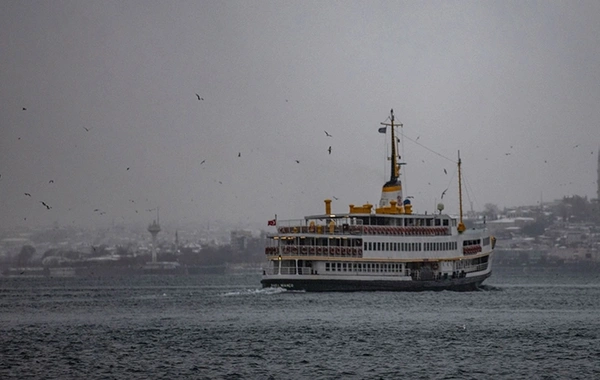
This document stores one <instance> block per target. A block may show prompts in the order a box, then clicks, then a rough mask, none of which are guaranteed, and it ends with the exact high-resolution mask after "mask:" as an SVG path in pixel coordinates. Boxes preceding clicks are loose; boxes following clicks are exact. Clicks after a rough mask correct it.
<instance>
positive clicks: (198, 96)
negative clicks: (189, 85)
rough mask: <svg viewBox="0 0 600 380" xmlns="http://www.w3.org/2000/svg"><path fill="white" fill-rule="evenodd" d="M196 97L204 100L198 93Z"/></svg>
mask: <svg viewBox="0 0 600 380" xmlns="http://www.w3.org/2000/svg"><path fill="white" fill-rule="evenodd" d="M196 97H197V98H198V100H204V98H201V97H200V95H198V94H196Z"/></svg>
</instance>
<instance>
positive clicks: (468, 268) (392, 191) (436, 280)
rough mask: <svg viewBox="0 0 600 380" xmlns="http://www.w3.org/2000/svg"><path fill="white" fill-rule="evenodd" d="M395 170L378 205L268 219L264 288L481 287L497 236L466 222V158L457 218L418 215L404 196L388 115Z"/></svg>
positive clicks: (440, 210) (328, 208)
mask: <svg viewBox="0 0 600 380" xmlns="http://www.w3.org/2000/svg"><path fill="white" fill-rule="evenodd" d="M389 120H390V123H381V124H382V125H384V126H385V128H387V127H388V126H389V127H391V128H390V129H391V133H390V136H391V160H390V161H391V170H390V179H389V181H387V182H386V183H385V184H384V185H383V189H382V192H381V200H380V203H379V207H375V208H373V205H371V204H368V203H367V204H363V205H362V206H355V205H352V204H351V205H349V210H348V212H345V213H337V212H336V213H332V211H331V202H332V201H331V200H330V199H325V210H324V211H325V212H324V213H323V214H317V215H310V216H305V217H304V218H303V219H299V220H277V218H275V219H273V220H270V221H269V223H268V224H269V225H271V226H275V228H276V232H275V233H269V234H268V235H267V246H266V248H265V254H266V256H267V259H268V265H267V267H265V268H264V269H263V277H262V280H261V283H262V286H263V288H268V287H281V288H286V289H288V290H298V291H311V292H312V291H314V292H320V291H425V290H455V291H470V290H477V289H478V287H479V286H480V285H481V283H482V282H483V281H484V280H485V279H486V278H488V277H489V276H491V274H492V252H493V249H494V246H495V240H496V239H495V238H494V237H493V236H490V234H489V233H488V231H487V229H486V228H485V227H484V228H480V229H467V228H466V227H465V225H464V223H463V213H462V190H461V171H460V167H461V160H460V152H459V157H458V163H457V164H458V188H459V209H460V216H459V217H458V218H456V217H452V216H450V215H447V214H443V209H444V206H443V204H442V203H440V204H438V207H437V209H438V212H437V213H431V214H427V213H425V214H413V212H412V204H411V201H410V199H406V198H404V199H403V197H402V183H401V181H400V163H399V157H397V153H396V152H397V151H398V146H397V144H398V142H397V139H396V136H395V131H394V127H395V126H394V111H393V110H392V111H391V115H390V119H389Z"/></svg>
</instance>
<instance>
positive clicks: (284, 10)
mask: <svg viewBox="0 0 600 380" xmlns="http://www.w3.org/2000/svg"><path fill="white" fill-rule="evenodd" d="M598 14H600V3H598V2H592V1H587V2H586V1H582V2H576V3H565V2H518V1H495V2H403V1H402V2H345V3H328V2H325V3H323V2H314V1H311V2H271V1H258V2H238V1H231V2H193V1H178V2H160V1H126V2H93V1H78V2H69V1H53V2H33V1H5V2H4V3H3V12H2V13H0V33H1V35H2V36H3V38H2V39H1V40H0V52H2V54H1V58H0V62H1V67H2V70H0V80H1V83H2V86H1V87H0V99H1V101H2V118H1V123H2V126H1V128H0V223H1V224H2V225H3V226H13V225H24V226H34V225H42V224H50V223H53V222H57V223H59V224H62V225H81V226H98V225H107V224H110V223H111V222H112V221H113V220H114V221H115V222H118V223H128V224H130V223H132V224H147V223H149V222H151V221H152V219H154V218H155V211H154V209H155V208H156V207H157V206H159V207H160V218H161V222H162V221H164V223H167V224H168V223H171V224H173V223H182V224H185V223H199V224H206V223H207V222H209V221H223V222H226V223H231V224H235V225H239V226H248V227H249V228H256V227H257V226H258V227H260V226H264V228H266V222H267V220H268V219H271V218H273V216H274V215H275V214H277V215H278V218H280V219H293V218H301V217H303V216H304V215H309V214H316V213H320V212H322V211H323V210H324V205H323V200H324V199H325V198H331V199H334V197H335V198H337V200H335V199H334V202H333V211H334V212H345V211H347V210H348V204H355V205H359V204H363V203H366V202H370V203H372V204H377V202H378V201H379V196H380V191H381V186H382V184H383V183H384V182H385V180H386V179H387V176H388V175H389V174H388V173H387V171H388V165H389V164H388V162H387V161H386V154H387V153H386V151H385V148H384V147H385V142H386V141H385V140H384V135H383V134H379V133H378V132H377V130H378V128H379V127H380V124H379V123H380V122H384V121H386V119H387V117H388V116H389V111H390V109H392V108H393V109H394V112H395V115H396V120H397V121H398V122H400V123H403V125H404V127H403V129H402V131H403V134H404V135H405V137H402V146H403V151H402V152H401V154H402V161H404V162H406V163H407V165H406V167H404V168H403V171H404V176H403V178H402V179H403V184H404V188H405V195H407V196H408V195H410V196H413V197H414V199H413V204H414V210H415V211H417V212H424V211H428V212H432V211H433V210H434V207H435V204H436V202H439V200H440V196H441V193H442V192H443V191H444V190H445V189H447V188H448V191H447V193H446V194H445V196H444V203H445V205H446V211H447V212H449V213H456V212H457V210H458V200H457V197H458V195H457V194H458V191H457V178H456V165H455V161H456V157H457V152H458V151H459V150H460V152H461V157H462V160H463V166H462V168H463V174H464V178H465V181H466V184H465V187H464V189H465V192H466V193H467V194H466V195H465V199H464V201H465V205H466V206H465V208H466V209H468V208H470V201H473V207H474V208H475V209H476V210H482V209H483V207H484V205H485V204H486V203H494V204H496V205H498V206H499V207H501V208H502V207H512V206H519V205H535V204H536V203H538V202H539V201H540V199H543V200H544V201H551V200H553V199H558V198H562V197H563V196H570V195H580V196H587V197H588V198H596V191H597V184H596V180H597V164H598V150H599V149H600V128H599V124H600V107H599V106H598V104H600V86H599V85H598V84H599V83H600V72H599V71H598V69H597V67H596V65H597V63H598V62H600V45H599V44H598V43H597V36H598V35H600V23H598V22H597V21H596V18H597V15H598ZM197 94H198V96H199V97H200V98H201V99H198V96H197ZM324 131H327V132H328V133H330V134H331V135H332V137H327V136H326V135H325V132H324ZM329 146H331V147H332V149H331V154H329V152H328V147H329ZM297 161H299V162H297ZM444 169H446V172H447V174H445V172H444ZM25 193H28V194H31V196H27V195H25ZM41 202H45V204H47V205H48V206H49V207H50V209H48V208H47V207H46V206H44V204H42V203H41ZM94 210H97V211H94ZM147 210H151V211H147Z"/></svg>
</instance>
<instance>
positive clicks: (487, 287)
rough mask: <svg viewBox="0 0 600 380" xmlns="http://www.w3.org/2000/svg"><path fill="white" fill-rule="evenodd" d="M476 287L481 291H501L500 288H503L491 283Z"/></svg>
mask: <svg viewBox="0 0 600 380" xmlns="http://www.w3.org/2000/svg"><path fill="white" fill-rule="evenodd" d="M477 289H478V290H480V291H483V292H501V291H502V290H504V289H502V288H500V287H498V286H493V285H480V286H479V287H478V288H477Z"/></svg>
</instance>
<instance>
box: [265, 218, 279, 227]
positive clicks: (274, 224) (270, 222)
mask: <svg viewBox="0 0 600 380" xmlns="http://www.w3.org/2000/svg"><path fill="white" fill-rule="evenodd" d="M276 225H277V219H271V220H269V221H268V222H267V226H276Z"/></svg>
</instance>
